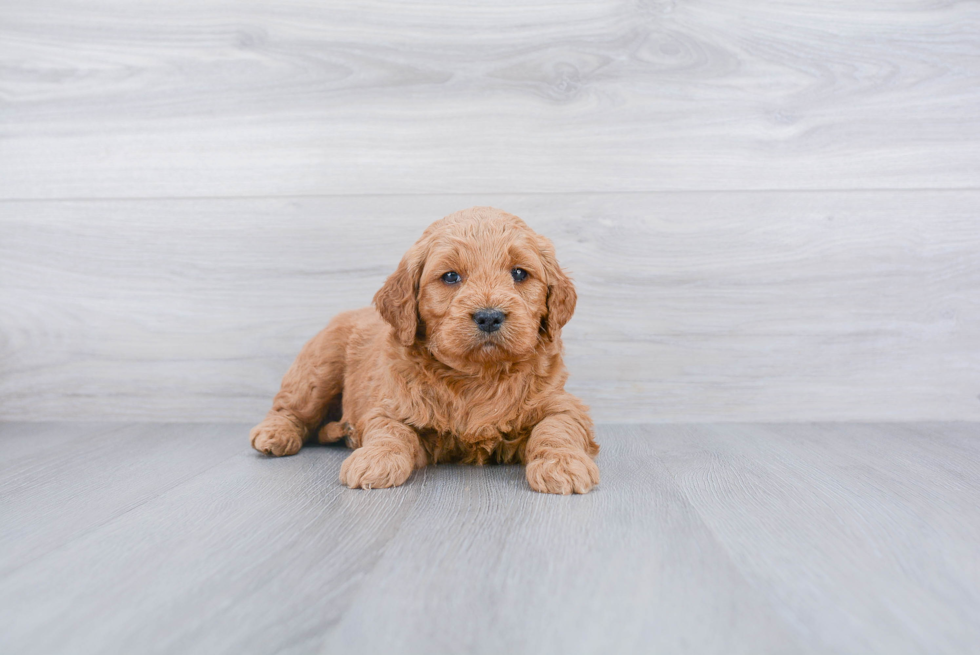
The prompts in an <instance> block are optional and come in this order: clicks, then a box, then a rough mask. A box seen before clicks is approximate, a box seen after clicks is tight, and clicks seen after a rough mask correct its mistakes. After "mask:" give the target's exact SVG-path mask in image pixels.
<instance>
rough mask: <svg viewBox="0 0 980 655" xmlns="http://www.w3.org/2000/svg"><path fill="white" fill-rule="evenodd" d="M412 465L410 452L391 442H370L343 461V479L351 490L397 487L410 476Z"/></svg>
mask: <svg viewBox="0 0 980 655" xmlns="http://www.w3.org/2000/svg"><path fill="white" fill-rule="evenodd" d="M413 468H414V467H413V466H412V457H411V455H409V454H408V453H406V452H402V451H401V450H399V449H397V448H392V447H391V446H388V445H384V446H379V445H373V446H372V445H367V446H363V447H361V448H358V449H357V450H355V451H354V452H352V453H351V454H350V456H349V457H348V458H347V459H346V460H344V463H343V465H342V466H341V467H340V481H341V482H343V483H344V484H346V485H347V486H348V487H350V488H351V489H357V488H358V487H360V488H361V489H384V488H386V487H397V486H398V485H400V484H402V483H403V482H405V480H407V479H408V476H410V475H411V474H412V469H413Z"/></svg>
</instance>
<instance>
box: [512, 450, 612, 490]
mask: <svg viewBox="0 0 980 655" xmlns="http://www.w3.org/2000/svg"><path fill="white" fill-rule="evenodd" d="M525 473H526V475H527V482H528V484H530V485H531V488H532V489H534V490H535V491H540V492H542V493H546V494H570V493H577V494H585V493H589V490H590V489H592V487H594V486H595V485H597V484H599V467H598V466H596V465H595V462H593V461H592V460H591V459H590V458H589V456H588V455H586V454H585V453H584V452H582V451H581V450H573V449H569V450H552V449H549V450H545V451H541V452H538V453H535V455H534V457H533V458H531V459H530V460H528V463H527V467H526V471H525Z"/></svg>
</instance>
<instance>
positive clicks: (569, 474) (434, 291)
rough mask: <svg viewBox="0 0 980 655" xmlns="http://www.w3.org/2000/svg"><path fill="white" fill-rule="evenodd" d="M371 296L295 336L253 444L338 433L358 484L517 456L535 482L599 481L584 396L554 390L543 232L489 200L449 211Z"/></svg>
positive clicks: (557, 340)
mask: <svg viewBox="0 0 980 655" xmlns="http://www.w3.org/2000/svg"><path fill="white" fill-rule="evenodd" d="M374 305H375V308H376V309H375V308H371V307H368V308H364V309H359V310H355V311H351V312H345V313H343V314H339V315H338V316H336V317H335V318H334V319H333V320H332V321H331V322H330V324H329V325H327V327H326V328H324V329H323V330H322V331H321V332H320V333H319V334H318V335H316V336H315V337H313V339H312V340H311V341H310V342H309V343H307V344H306V345H305V346H304V347H303V349H302V350H301V351H300V353H299V356H298V357H297V358H296V361H295V362H293V365H292V367H291V368H290V369H289V371H288V372H287V373H286V376H285V378H283V381H282V388H281V389H280V391H279V393H278V394H276V397H275V399H274V400H273V403H272V409H271V410H270V411H269V414H268V415H267V416H266V417H265V420H263V421H262V422H261V423H259V424H258V425H257V426H255V427H254V428H253V429H252V432H251V439H252V446H253V447H254V448H255V449H256V450H259V451H261V452H263V453H267V454H269V455H275V456H282V455H292V454H295V453H296V452H298V451H299V449H300V448H301V447H302V445H303V443H304V442H305V441H306V440H307V439H309V438H311V437H313V436H314V435H317V436H318V438H319V440H320V441H321V442H329V441H337V440H339V439H342V438H345V437H346V439H347V444H348V445H349V446H350V447H351V448H353V449H354V452H353V453H351V455H350V456H349V457H348V458H347V460H346V461H345V462H344V464H343V466H342V468H341V470H340V480H341V482H343V483H344V484H346V485H347V486H349V487H352V488H357V487H360V488H362V489H376V488H380V487H393V486H397V485H400V484H402V483H403V482H405V480H407V479H408V477H409V476H410V475H411V473H412V471H413V470H415V469H417V468H421V467H423V466H425V465H426V464H435V463H438V462H450V461H452V462H463V463H469V464H483V463H485V462H487V461H497V462H502V463H514V462H520V463H523V464H525V467H526V468H525V471H526V475H527V481H528V483H529V484H530V485H531V488H532V489H535V490H537V491H543V492H547V493H556V494H569V493H573V492H574V493H580V494H582V493H586V492H588V491H589V490H590V489H591V488H592V487H593V486H595V485H596V484H598V483H599V469H598V468H597V467H596V465H595V463H594V462H593V461H592V459H593V458H594V457H595V456H596V455H597V454H598V452H599V446H598V445H597V444H596V443H595V441H594V440H593V434H592V420H591V419H590V418H589V414H588V409H587V408H586V407H585V405H583V404H582V402H581V401H580V400H579V399H578V398H576V397H575V396H573V395H571V394H569V393H568V392H566V391H565V380H566V378H567V377H568V372H567V371H566V370H565V365H564V363H563V362H562V356H561V352H562V344H561V328H562V326H563V325H565V323H567V322H568V320H569V319H570V318H571V317H572V312H573V311H574V310H575V288H574V287H573V286H572V282H571V280H569V279H568V276H567V275H566V274H565V273H564V272H563V271H562V270H561V268H560V267H559V266H558V262H557V260H556V259H555V252H554V247H553V246H552V245H551V242H550V241H548V240H547V239H546V238H544V237H542V236H540V235H538V234H536V233H534V232H533V231H532V230H531V229H530V228H529V227H528V226H527V225H526V224H525V223H524V221H522V220H521V219H519V218H518V217H516V216H513V215H511V214H507V213H505V212H502V211H500V210H498V209H493V208H491V207H474V208H472V209H467V210H464V211H460V212H456V213H455V214H450V215H449V216H447V217H446V218H443V219H442V220H439V221H436V222H435V223H433V224H432V225H430V226H429V228H428V229H426V230H425V232H424V233H423V234H422V237H421V238H420V239H419V240H418V241H417V242H416V243H415V245H414V246H412V248H411V249H410V250H409V251H408V252H407V253H406V254H405V256H404V258H402V260H401V263H400V264H399V265H398V269H397V270H396V271H395V272H394V273H392V274H391V276H390V277H389V278H388V280H387V281H386V282H385V284H384V286H383V287H381V289H380V290H379V291H378V293H377V294H375V296H374ZM338 414H339V416H338ZM338 418H339V420H336V419H338Z"/></svg>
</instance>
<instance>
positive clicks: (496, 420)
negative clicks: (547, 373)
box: [415, 386, 535, 464]
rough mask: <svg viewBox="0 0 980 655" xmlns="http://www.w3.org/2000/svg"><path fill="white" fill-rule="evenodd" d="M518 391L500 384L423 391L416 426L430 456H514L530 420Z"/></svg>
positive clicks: (471, 459)
mask: <svg viewBox="0 0 980 655" xmlns="http://www.w3.org/2000/svg"><path fill="white" fill-rule="evenodd" d="M447 391H449V392H447ZM467 391H469V393H467ZM522 391H523V390H522V389H521V388H517V387H515V386H511V387H508V386H499V387H481V388H477V389H474V390H465V389H464V390H462V391H460V390H456V393H452V392H451V390H440V392H438V393H432V394H431V395H429V394H426V396H424V397H423V398H422V399H421V406H420V407H418V410H419V411H418V412H417V416H416V417H415V418H416V421H417V422H415V425H416V426H417V427H418V428H419V436H420V438H421V440H422V442H423V445H424V446H425V448H426V451H427V452H428V453H429V456H430V461H432V462H433V463H434V462H439V461H458V462H463V463H472V464H483V463H485V462H487V461H499V462H509V461H517V459H516V458H518V457H519V456H520V454H521V453H522V452H523V446H524V442H526V441H527V437H528V436H529V434H530V431H531V428H532V427H533V424H534V422H535V412H534V410H532V409H530V406H531V404H530V403H528V402H527V400H528V399H527V398H526V395H525V394H524V393H522Z"/></svg>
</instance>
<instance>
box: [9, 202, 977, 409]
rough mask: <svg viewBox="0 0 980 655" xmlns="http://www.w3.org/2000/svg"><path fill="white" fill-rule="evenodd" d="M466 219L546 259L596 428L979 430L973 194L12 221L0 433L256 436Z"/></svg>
mask: <svg viewBox="0 0 980 655" xmlns="http://www.w3.org/2000/svg"><path fill="white" fill-rule="evenodd" d="M473 204H491V205H494V206H498V207H501V208H504V209H507V210H510V211H513V212H515V213H517V214H519V215H521V216H523V217H524V218H525V219H526V220H527V221H528V222H529V223H530V224H531V225H532V226H533V227H535V228H536V229H538V230H539V231H541V232H542V233H544V234H546V235H548V236H549V237H551V238H552V240H553V241H554V242H555V243H556V247H557V249H558V254H559V258H560V260H561V262H562V263H563V265H564V266H565V267H566V268H568V269H569V270H570V271H571V272H572V273H573V275H574V278H575V281H576V284H577V288H578V291H579V296H580V301H579V306H578V311H577V313H576V316H575V317H574V319H573V320H572V322H571V323H570V324H569V325H568V326H567V328H566V329H565V340H566V348H567V360H568V365H569V368H570V369H571V380H570V385H569V387H570V388H571V389H573V390H574V391H575V392H577V393H579V394H581V395H582V396H583V397H584V398H585V399H586V401H587V402H588V403H590V404H591V405H592V407H593V409H594V413H595V415H596V418H597V419H598V420H601V421H604V422H629V421H673V420H685V421H689V420H717V419H726V420H752V421H760V420H762V421H765V420H818V419H823V420H833V419H841V420H845V419H846V420H897V419H926V418H933V419H939V418H945V419H962V420H977V419H980V397H978V394H980V349H978V348H977V347H976V345H977V344H978V343H980V291H978V290H980V229H978V223H977V214H976V208H977V207H978V206H980V192H973V191H969V192H966V191H943V192H922V191H917V192H838V193H829V192H743V193H731V192H719V193H653V194H597V195H590V194H569V195H511V196H478V195H474V196H387V197H330V198H286V199H248V198H244V199H212V200H140V201H133V200H116V201H63V202H48V201H44V202H5V203H2V204H0V211H2V215H3V218H2V219H0V231H2V234H3V235H4V237H3V239H2V240H0V280H2V284H0V337H2V342H0V346H2V350H0V371H2V374H0V418H6V419H25V420H31V419H46V418H59V419H63V418H72V419H99V418H107V417H114V418H128V419H142V418H148V419H154V420H170V419H172V420H185V421H186V420H191V421H198V420H200V421H205V420H207V421H210V420H240V421H249V420H254V419H257V418H258V417H260V416H261V415H262V414H263V413H264V412H265V410H266V409H267V405H268V403H269V401H270V399H271V396H272V394H273V393H274V391H275V390H276V388H277V386H278V382H279V379H280V378H281V376H282V374H283V373H284V372H285V370H286V368H287V367H288V365H289V363H290V361H291V360H292V357H293V356H294V355H295V354H296V352H297V351H298V349H299V347H300V346H301V345H302V343H303V342H304V341H305V340H306V339H308V338H309V337H311V336H312V335H313V334H314V333H315V332H316V331H317V330H319V329H320V328H321V327H322V326H323V325H324V324H325V323H326V322H327V320H329V318H330V317H331V316H332V315H333V314H335V313H336V312H338V311H341V310H344V309H349V308H354V307H359V306H363V305H366V304H368V303H369V302H370V300H371V297H372V295H373V294H374V292H375V291H376V290H377V288H378V287H379V286H380V285H381V283H382V281H383V280H384V278H385V276H386V275H387V274H388V273H390V272H391V271H392V270H393V269H394V266H395V264H396V263H397V261H398V259H399V258H400V256H401V255H402V253H403V252H404V251H405V250H406V249H407V247H408V246H409V245H410V244H411V243H412V242H413V241H414V240H415V239H416V238H417V237H418V235H419V234H420V233H421V231H422V229H423V228H424V227H425V226H426V225H427V224H428V223H429V222H430V221H432V220H434V219H436V218H439V217H441V216H443V215H445V214H447V213H449V212H451V211H454V210H456V209H460V208H463V207H467V206H470V205H473Z"/></svg>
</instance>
